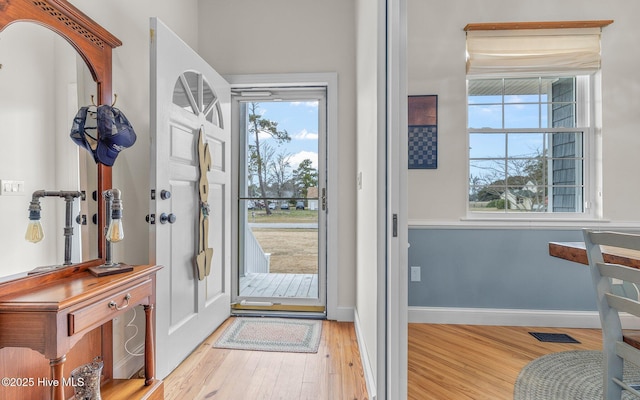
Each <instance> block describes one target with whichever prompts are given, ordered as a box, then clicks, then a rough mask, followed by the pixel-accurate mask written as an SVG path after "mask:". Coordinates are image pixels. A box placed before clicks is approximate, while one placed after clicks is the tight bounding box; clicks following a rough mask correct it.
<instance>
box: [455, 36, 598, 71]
mask: <svg viewBox="0 0 640 400" xmlns="http://www.w3.org/2000/svg"><path fill="white" fill-rule="evenodd" d="M601 30H602V29H601V28H599V27H598V28H564V29H517V30H477V31H467V75H470V76H477V77H481V76H494V75H499V76H502V77H505V76H509V75H518V76H522V75H529V74H530V75H532V76H543V75H550V74H551V75H558V74H567V73H569V74H588V73H592V72H595V71H597V70H598V69H600V33H601Z"/></svg>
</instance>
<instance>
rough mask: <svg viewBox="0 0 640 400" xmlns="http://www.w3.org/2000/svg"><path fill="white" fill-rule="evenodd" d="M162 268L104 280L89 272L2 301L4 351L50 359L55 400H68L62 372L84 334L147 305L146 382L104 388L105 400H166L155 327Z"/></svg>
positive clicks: (0, 334) (0, 339) (1, 343)
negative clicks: (12, 349)
mask: <svg viewBox="0 0 640 400" xmlns="http://www.w3.org/2000/svg"><path fill="white" fill-rule="evenodd" d="M160 268H161V267H159V266H151V265H140V266H135V267H134V269H133V271H131V272H127V273H122V274H117V275H110V276H105V277H95V276H93V275H92V274H90V273H89V272H88V271H82V272H78V273H75V274H72V275H70V276H67V277H64V278H62V279H58V280H54V281H52V282H49V283H46V284H43V285H39V286H36V287H32V288H29V289H24V290H21V291H18V292H14V293H11V294H8V295H3V296H0V348H4V347H26V348H30V349H33V350H36V351H37V352H39V353H41V354H43V355H44V357H45V358H47V359H49V365H50V370H51V376H50V379H51V382H52V383H53V384H51V385H50V386H51V398H52V399H53V400H64V399H65V387H64V385H63V384H62V383H63V378H64V379H68V376H67V377H65V368H64V365H65V360H66V354H67V353H68V352H69V351H70V350H71V348H72V347H73V346H74V345H75V344H76V343H78V341H79V340H80V339H82V337H83V336H84V335H85V334H86V333H88V332H90V331H91V330H93V329H95V328H97V327H100V326H101V325H103V324H105V323H108V322H110V321H111V320H113V319H114V318H115V317H117V316H120V315H122V314H123V313H124V312H125V311H127V310H128V309H129V308H132V307H135V306H137V305H143V306H144V310H145V318H146V319H145V328H146V329H145V379H144V380H139V382H140V384H138V385H135V384H132V382H130V381H128V380H110V381H109V382H105V383H104V385H103V391H102V393H103V394H102V397H103V399H107V398H109V397H110V395H109V393H110V392H113V394H114V396H112V397H111V398H122V399H124V398H127V399H130V398H143V399H155V398H163V389H164V388H163V385H162V381H159V380H156V379H155V347H154V346H155V344H154V336H155V335H154V333H155V329H154V323H153V320H154V306H155V274H156V272H157V271H158V270H159V269H160ZM111 350H112V349H111V348H108V349H105V351H111ZM68 372H70V371H68ZM68 372H67V375H68ZM21 378H22V379H29V378H33V379H38V378H37V377H21ZM56 382H57V383H58V384H57V385H56V384H55V383H56ZM28 383H29V382H27V384H28ZM116 393H117V394H116Z"/></svg>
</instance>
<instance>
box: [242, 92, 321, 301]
mask: <svg viewBox="0 0 640 400" xmlns="http://www.w3.org/2000/svg"><path fill="white" fill-rule="evenodd" d="M234 102H236V104H235V107H234V108H235V109H236V110H238V119H237V120H238V121H239V129H238V132H239V136H240V138H239V139H240V140H239V144H240V145H239V148H240V151H239V153H240V162H239V164H240V165H239V174H238V175H239V185H238V192H239V193H238V237H239V245H238V269H237V277H236V279H235V282H236V284H237V288H236V289H237V295H236V297H235V301H234V305H233V308H234V309H235V310H272V311H301V312H324V311H325V304H326V261H325V260H326V250H325V249H326V246H325V239H326V229H325V228H326V214H325V211H326V173H325V170H326V166H325V153H326V88H325V87H312V88H311V87H304V88H269V89H265V88H261V89H259V90H249V89H243V90H242V91H241V92H237V93H235V94H234Z"/></svg>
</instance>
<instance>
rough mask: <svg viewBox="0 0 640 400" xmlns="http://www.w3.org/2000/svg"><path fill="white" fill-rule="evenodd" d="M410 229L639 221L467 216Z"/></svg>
mask: <svg viewBox="0 0 640 400" xmlns="http://www.w3.org/2000/svg"><path fill="white" fill-rule="evenodd" d="M408 226H409V228H418V229H419V228H427V227H428V228H449V229H582V228H596V227H600V228H606V229H633V228H635V229H637V228H638V226H639V224H638V222H637V221H617V222H612V221H611V220H608V219H597V218H593V217H583V218H579V219H578V218H549V217H547V218H507V217H502V218H500V217H489V216H467V217H462V218H460V219H459V220H457V221H455V220H451V221H438V220H415V219H409V221H408Z"/></svg>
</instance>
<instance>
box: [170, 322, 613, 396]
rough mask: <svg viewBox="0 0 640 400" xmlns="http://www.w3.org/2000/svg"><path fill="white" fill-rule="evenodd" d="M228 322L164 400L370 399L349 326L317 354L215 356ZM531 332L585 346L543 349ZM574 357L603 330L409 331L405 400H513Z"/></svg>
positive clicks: (173, 381)
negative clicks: (550, 366)
mask: <svg viewBox="0 0 640 400" xmlns="http://www.w3.org/2000/svg"><path fill="white" fill-rule="evenodd" d="M230 321H231V320H228V321H227V322H225V323H224V324H223V325H222V327H221V328H219V329H218V330H217V331H216V332H214V333H213V334H212V335H211V336H210V337H209V338H208V339H207V340H205V341H204V342H203V343H202V344H201V345H200V346H199V347H198V348H197V349H196V350H195V351H194V352H193V353H192V354H191V355H190V356H189V358H187V360H185V361H184V362H183V363H182V364H181V365H180V366H179V367H178V368H177V369H176V370H175V371H173V372H172V373H171V375H169V376H168V377H167V378H166V379H165V381H164V384H165V399H167V400H171V399H179V400H182V399H186V400H192V399H224V400H228V399H233V400H244V399H247V400H249V399H251V400H253V399H265V400H267V399H279V400H298V399H309V400H311V399H313V400H361V399H368V397H367V392H366V387H365V382H364V375H363V370H362V365H361V362H360V353H359V351H358V348H357V343H356V337H355V331H354V328H353V324H352V323H346V322H335V321H324V322H323V332H322V339H321V342H320V348H319V350H318V353H316V354H300V353H270V352H260V351H242V350H226V349H216V348H213V346H212V345H213V343H214V342H215V340H216V339H217V338H218V336H219V335H220V334H221V333H222V331H223V330H224V328H225V327H226V326H227V324H228V323H229V322H230ZM528 332H549V333H566V334H568V335H570V336H572V337H573V338H575V339H577V340H578V341H580V342H581V343H580V344H565V343H544V342H539V341H538V340H537V339H535V338H534V337H533V336H531V335H530V334H529V333H528ZM577 349H584V350H600V349H601V336H600V330H599V329H570V328H527V327H506V326H471V325H432V324H409V357H408V358H409V362H408V398H409V399H410V400H469V399H473V400H485V399H486V400H500V399H504V400H511V399H512V398H513V386H514V383H515V381H516V378H517V377H518V373H519V372H520V370H521V369H522V368H523V367H524V366H525V365H526V364H527V363H529V362H530V361H532V360H534V359H536V358H538V357H540V356H542V355H545V354H549V353H553V352H559V351H566V350H577Z"/></svg>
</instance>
